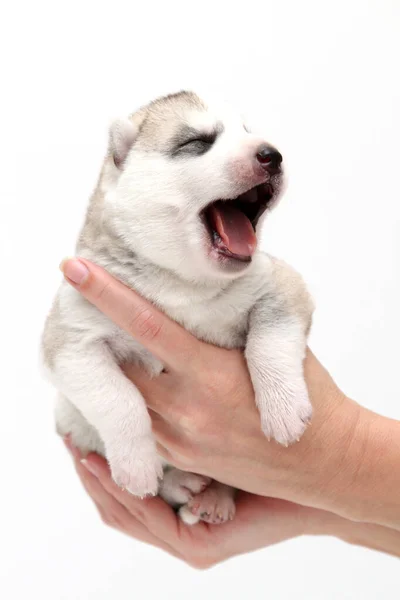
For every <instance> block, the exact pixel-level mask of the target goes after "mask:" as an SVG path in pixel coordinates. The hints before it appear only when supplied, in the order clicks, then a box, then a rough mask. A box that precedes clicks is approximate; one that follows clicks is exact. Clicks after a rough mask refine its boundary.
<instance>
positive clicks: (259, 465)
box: [63, 260, 400, 527]
mask: <svg viewBox="0 0 400 600" xmlns="http://www.w3.org/2000/svg"><path fill="white" fill-rule="evenodd" d="M76 262H77V261H68V262H67V263H64V267H63V268H64V274H65V276H66V278H67V280H68V281H69V282H70V283H71V284H72V285H74V287H75V288H76V289H77V290H79V291H80V292H81V293H82V294H83V295H84V296H85V297H86V298H87V299H88V300H89V301H90V302H92V303H93V304H95V305H96V306H97V307H98V308H99V310H101V311H102V312H104V313H105V314H106V315H107V316H108V317H110V318H111V319H112V320H113V321H114V322H115V323H116V324H117V325H119V326H120V327H121V328H122V329H125V330H126V331H128V332H129V333H130V334H131V335H132V336H133V337H135V338H136V339H137V340H138V341H140V342H141V343H142V344H143V345H144V346H145V347H146V348H147V349H148V350H149V351H150V352H152V353H153V354H154V355H156V356H157V357H158V358H160V360H161V361H162V362H163V364H164V365H165V367H166V370H165V373H163V374H162V375H161V376H160V377H158V378H156V379H153V380H150V379H149V378H148V376H147V375H146V373H144V372H143V371H141V370H140V369H139V368H137V367H132V366H129V365H125V366H124V369H125V372H126V373H127V375H128V376H129V377H130V378H132V380H134V383H135V384H136V385H137V386H138V387H139V389H140V390H141V392H142V393H143V395H144V397H145V398H146V401H147V403H148V406H149V409H150V412H151V416H152V420H153V429H154V432H155V434H156V437H157V439H158V443H159V449H160V451H161V453H162V454H163V455H164V456H165V458H167V460H169V461H170V462H171V463H172V464H174V465H176V466H177V467H179V468H180V469H183V470H189V471H194V472H197V473H200V474H203V475H207V476H210V477H212V478H214V479H216V480H219V481H221V482H223V483H226V484H229V485H232V486H234V487H236V488H239V489H244V490H246V491H248V492H252V493H255V494H260V495H263V496H273V497H278V498H283V499H286V500H289V501H292V502H297V503H300V504H303V505H308V506H313V507H316V508H322V509H325V510H332V511H334V512H336V513H338V514H341V515H342V516H345V517H349V518H352V519H355V520H364V521H371V522H375V523H381V524H386V525H393V526H395V527H400V509H399V506H400V502H399V499H400V486H399V485H398V482H397V485H396V481H394V480H393V478H394V473H396V472H397V471H398V468H397V469H396V465H398V462H399V457H400V443H399V437H400V436H399V435H398V434H399V425H398V423H395V422H394V421H390V420H389V419H384V418H383V417H378V416H377V415H374V414H373V413H371V412H370V411H367V410H366V409H363V408H361V407H360V406H359V405H357V404H356V403H355V402H352V401H351V400H349V399H348V398H347V397H346V396H345V395H344V394H343V393H342V392H341V391H340V390H339V389H338V388H337V386H336V385H335V383H334V382H333V380H332V378H331V377H330V376H329V374H328V373H327V371H326V370H325V369H324V368H323V367H322V366H321V365H320V363H319V362H318V361H317V359H316V358H315V357H314V356H313V355H312V353H311V352H310V351H309V352H308V353H307V358H306V361H305V377H306V381H307V385H308V388H309V393H310V397H311V401H312V404H313V408H314V419H313V423H312V425H311V427H310V428H309V429H308V430H307V431H306V433H305V435H304V436H303V437H302V439H301V441H300V442H299V443H298V444H296V445H295V446H292V447H289V448H287V449H286V448H282V447H281V446H279V445H278V444H275V443H274V442H268V441H267V440H266V438H265V437H264V436H263V434H262V432H261V428H260V421H259V415H258V413H257V410H256V407H255V404H254V397H253V396H254V394H253V390H252V385H251V381H250V379H249V375H248V372H247V368H246V364H245V361H244V358H243V356H242V354H241V353H240V352H239V351H230V350H225V349H221V348H216V347H214V346H210V345H208V344H205V343H204V342H201V341H199V340H197V339H196V338H194V336H192V335H191V334H190V333H188V332H187V331H185V330H184V329H183V328H182V327H180V326H179V325H177V324H176V323H174V322H172V321H171V320H170V319H168V318H167V317H166V316H165V315H163V314H162V313H161V312H160V311H158V310H157V309H156V308H154V307H153V306H151V305H150V304H149V303H148V302H146V301H145V300H143V299H142V298H140V297H139V296H138V295H137V294H136V293H135V292H133V291H131V290H129V289H128V288H127V287H125V286H124V285H122V284H121V283H119V282H117V281H116V280H115V279H113V278H112V277H111V276H110V275H108V274H107V273H106V272H105V271H104V270H103V269H101V268H99V267H97V266H95V265H93V264H91V263H89V262H88V261H85V260H82V261H80V262H79V263H78V265H79V266H80V269H81V274H82V269H86V274H85V276H84V277H83V279H82V278H81V280H80V282H78V281H77V279H76V277H75V274H74V273H73V272H72V268H73V267H74V265H75V266H76ZM74 277H75V279H74ZM74 282H75V283H74ZM388 440H389V441H390V442H391V443H390V445H388V444H387V442H388ZM395 469H396V470H395ZM371 478H372V480H375V481H379V482H380V484H381V486H380V487H379V488H377V486H371ZM382 506H384V507H385V509H384V510H383V509H382Z"/></svg>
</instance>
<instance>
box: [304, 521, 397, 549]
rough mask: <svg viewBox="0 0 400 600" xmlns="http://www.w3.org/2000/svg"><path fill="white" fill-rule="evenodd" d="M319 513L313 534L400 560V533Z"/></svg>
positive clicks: (379, 526)
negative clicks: (339, 540) (330, 537)
mask: <svg viewBox="0 0 400 600" xmlns="http://www.w3.org/2000/svg"><path fill="white" fill-rule="evenodd" d="M319 512H320V516H319V517H318V518H317V519H316V523H315V525H314V527H313V529H312V534H314V535H328V536H333V537H336V538H339V539H341V540H342V541H344V542H346V543H349V544H353V545H356V546H362V547H364V548H370V549H372V550H377V551H379V552H386V553H387V554H392V555H393V556H396V557H398V558H400V531H397V530H395V529H390V528H389V527H383V526H381V525H373V524H370V523H356V522H354V521H350V520H348V519H343V518H342V517H339V516H338V515H335V514H333V513H329V512H326V513H324V512H323V511H319Z"/></svg>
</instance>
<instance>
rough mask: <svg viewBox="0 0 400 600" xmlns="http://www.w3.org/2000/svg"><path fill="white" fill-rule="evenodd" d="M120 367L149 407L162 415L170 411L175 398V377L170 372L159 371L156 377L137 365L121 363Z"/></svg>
mask: <svg viewBox="0 0 400 600" xmlns="http://www.w3.org/2000/svg"><path fill="white" fill-rule="evenodd" d="M121 368H122V370H123V372H124V373H125V375H126V376H127V377H128V379H130V381H132V383H134V384H135V386H136V387H137V388H138V390H139V391H140V392H141V394H142V396H143V397H144V399H145V401H146V404H147V406H148V407H149V408H151V409H152V410H154V411H156V412H158V413H160V414H162V415H164V416H166V415H167V414H170V413H171V411H172V410H173V408H174V406H175V404H176V403H175V399H176V398H177V394H176V393H174V387H175V386H176V379H174V376H173V375H172V374H171V373H161V374H160V375H159V376H158V377H151V376H150V375H149V374H148V373H147V372H146V371H145V369H144V368H143V367H141V366H139V365H135V364H123V365H121ZM166 397H168V400H166Z"/></svg>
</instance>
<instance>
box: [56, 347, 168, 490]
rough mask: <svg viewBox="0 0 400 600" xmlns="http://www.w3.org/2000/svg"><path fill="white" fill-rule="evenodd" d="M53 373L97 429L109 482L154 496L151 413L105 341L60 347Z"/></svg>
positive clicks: (157, 473)
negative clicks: (110, 478) (106, 462)
mask: <svg viewBox="0 0 400 600" xmlns="http://www.w3.org/2000/svg"><path fill="white" fill-rule="evenodd" d="M53 376H54V379H55V384H56V386H57V387H58V389H60V390H61V392H62V393H63V394H64V395H65V396H66V397H67V398H68V399H69V400H70V402H72V403H73V404H74V406H75V407H76V408H77V409H78V411H79V412H80V413H81V414H82V415H83V417H84V418H85V419H86V421H88V423H89V424H90V425H91V426H92V427H93V428H94V429H96V431H97V432H98V433H99V436H100V438H101V440H102V442H103V444H104V449H105V455H106V458H107V460H108V462H109V463H110V468H111V474H112V477H113V479H114V481H115V482H116V483H117V484H118V485H119V486H120V487H122V488H126V489H127V490H128V491H130V492H131V493H132V494H134V495H137V496H146V495H149V494H151V495H155V494H156V493H157V491H158V480H159V478H161V477H162V463H161V459H160V457H159V456H158V455H157V452H156V446H155V442H154V439H153V436H152V431H151V421H150V417H149V414H148V412H147V408H146V405H145V402H144V400H143V397H142V396H141V394H140V392H139V391H138V390H137V389H136V388H135V386H134V385H133V384H132V383H131V382H130V381H129V380H128V379H127V378H126V377H125V375H124V374H123V373H122V371H121V369H120V368H119V366H118V365H117V363H116V361H115V359H114V356H113V354H112V352H111V350H110V348H109V347H108V345H107V344H106V343H103V342H97V343H92V344H87V345H82V346H77V345H76V344H71V345H70V346H64V347H63V349H62V351H60V353H59V354H58V356H57V357H56V359H55V363H54V367H53ZM70 416H71V415H70ZM75 416H76V415H75ZM74 426H75V427H76V423H75V425H74ZM63 429H65V422H64V424H63ZM63 433H68V432H65V431H63Z"/></svg>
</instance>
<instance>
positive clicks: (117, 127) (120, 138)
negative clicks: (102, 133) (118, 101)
mask: <svg viewBox="0 0 400 600" xmlns="http://www.w3.org/2000/svg"><path fill="white" fill-rule="evenodd" d="M137 134H138V128H137V126H136V125H135V124H134V123H133V122H132V121H131V120H129V119H116V120H115V121H113V122H112V124H111V126H110V131H109V153H110V155H111V156H112V158H113V160H114V164H115V166H116V167H117V168H118V169H120V170H122V169H123V166H124V162H125V159H126V157H127V156H128V154H129V151H130V149H131V148H132V145H133V144H134V142H135V140H136V137H137Z"/></svg>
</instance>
